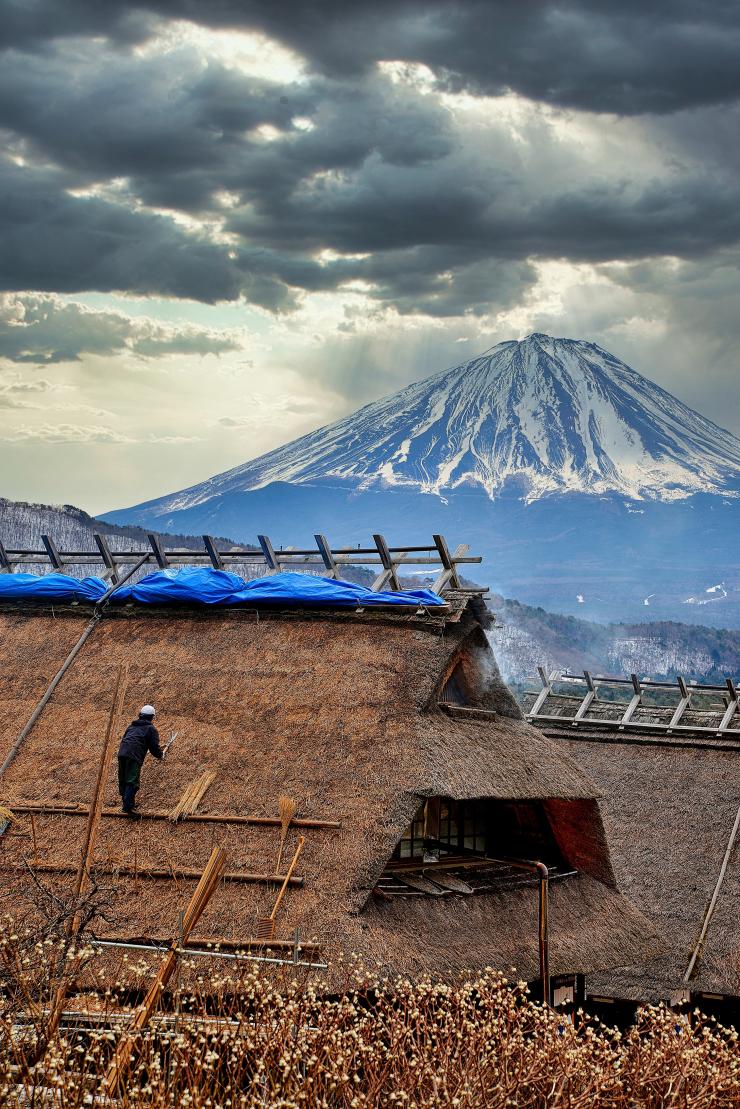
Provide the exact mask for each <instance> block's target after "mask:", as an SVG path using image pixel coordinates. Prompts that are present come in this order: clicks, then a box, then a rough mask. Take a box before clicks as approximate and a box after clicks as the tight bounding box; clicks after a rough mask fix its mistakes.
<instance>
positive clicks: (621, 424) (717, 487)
mask: <svg viewBox="0 0 740 1109" xmlns="http://www.w3.org/2000/svg"><path fill="white" fill-rule="evenodd" d="M512 479H515V480H516V482H517V485H518V487H519V488H520V489H521V491H522V495H523V496H524V497H525V499H526V500H527V501H532V500H536V499H538V498H540V497H542V496H546V495H548V494H552V493H565V492H567V493H589V494H597V495H603V494H605V493H618V494H620V495H621V496H624V497H629V498H632V499H635V500H643V499H658V500H678V499H681V498H685V497H687V496H691V495H692V494H694V493H697V492H700V491H702V492H718V493H719V492H722V493H725V494H729V495H735V496H737V495H739V493H738V491H739V490H740V440H739V439H737V438H736V437H735V436H734V435H731V434H730V433H729V432H727V431H723V430H722V428H720V427H717V425H716V424H713V423H711V422H710V421H709V420H707V419H705V418H704V417H703V416H701V415H699V413H698V412H694V411H693V410H692V409H690V408H688V407H687V406H686V405H685V404H682V403H681V401H679V400H677V399H676V397H673V396H671V394H670V393H667V392H666V391H665V390H664V389H661V388H660V387H659V386H658V385H655V384H654V383H653V382H651V381H649V380H648V379H647V378H645V377H643V376H642V375H641V374H639V373H637V372H636V371H635V370H633V369H631V368H630V367H629V366H627V365H625V363H624V362H622V361H620V360H619V359H618V358H615V357H614V355H612V354H609V353H608V352H607V351H605V350H602V349H601V348H600V347H598V346H596V345H595V344H593V343H586V342H579V341H576V340H573V339H555V338H552V337H551V336H549V335H542V334H534V335H530V336H529V337H528V338H527V339H524V340H523V341H522V342H505V343H499V344H498V346H495V347H493V348H492V349H491V350H490V351H488V352H486V353H485V354H482V355H480V356H479V357H477V358H473V359H471V360H470V361H469V362H464V363H462V364H461V365H459V366H455V367H453V368H452V369H448V370H444V371H443V372H442V373H438V374H436V375H435V376H433V377H430V378H427V379H425V380H424V381H420V382H417V383H416V384H414V385H409V386H408V387H407V388H405V389H402V390H401V391H400V392H399V393H395V394H393V395H392V396H390V397H384V398H382V399H381V400H378V401H375V402H373V403H372V404H368V405H366V407H364V408H362V409H360V410H359V411H358V412H355V413H353V414H352V415H351V416H348V417H346V418H345V419H343V420H339V421H338V422H337V423H334V424H331V425H329V426H327V427H323V428H320V429H319V430H318V431H314V432H311V433H310V434H309V435H304V436H303V437H302V438H300V439H296V440H294V441H293V442H292V443H288V444H287V445H286V446H283V447H279V448H278V449H277V450H273V451H270V452H269V453H268V454H265V455H262V457H260V458H257V459H255V460H254V461H252V462H247V463H246V464H245V465H243V466H237V467H236V468H235V469H233V470H229V471H228V472H227V473H224V474H220V475H219V476H217V477H214V478H211V479H210V480H209V481H206V482H203V483H202V484H200V485H196V486H194V487H192V488H191V489H187V490H185V491H184V492H182V493H177V494H175V495H174V496H172V497H169V498H168V497H165V498H163V499H162V500H161V501H160V502H159V506H160V509H161V511H162V512H164V513H166V512H168V511H169V512H177V511H180V510H182V509H188V508H192V507H194V506H195V505H200V504H203V503H204V502H205V501H207V500H209V499H210V498H212V497H214V496H223V495H224V494H228V493H231V492H244V491H247V490H254V489H260V488H262V487H264V486H266V485H269V484H271V483H273V482H289V483H291V484H299V485H305V484H310V485H313V484H316V483H317V482H326V481H332V482H337V481H339V482H342V483H348V484H350V485H353V486H355V487H358V486H359V487H361V488H364V489H367V488H368V487H371V486H374V485H377V486H381V487H386V488H392V487H395V488H405V489H414V490H418V491H420V492H422V493H433V494H434V493H436V494H442V495H444V494H445V493H448V492H450V491H451V490H454V489H459V488H461V487H465V486H468V487H471V486H472V487H480V488H482V489H483V490H485V492H486V493H487V494H488V496H489V497H495V496H496V495H497V494H499V493H500V492H501V490H502V489H503V488H504V486H505V485H506V484H507V482H510V481H511V480H512Z"/></svg>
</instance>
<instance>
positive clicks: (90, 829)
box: [68, 664, 129, 935]
mask: <svg viewBox="0 0 740 1109" xmlns="http://www.w3.org/2000/svg"><path fill="white" fill-rule="evenodd" d="M128 675H129V668H128V664H124V665H123V666H119V668H118V678H117V680H116V691H115V694H114V697H113V704H112V705H111V710H110V715H109V716H108V727H107V729H106V733H105V743H104V744H103V750H102V751H101V753H100V762H99V764H98V776H97V778H96V780H95V789H94V791H93V796H92V800H91V802H90V809H89V812H88V817H87V828H86V830H85V838H84V840H83V843H82V850H81V851H80V863H79V866H78V868H77V876H76V878H75V885H74V896H75V900H76V901H77V902H79V901H80V899H81V898H82V897H83V895H84V893H85V891H86V890H87V888H88V886H89V884H90V869H91V867H92V862H93V857H94V855H95V845H96V842H97V838H98V828H99V827H100V817H101V813H102V809H103V797H104V795H105V785H106V780H107V778H108V772H109V770H110V764H111V760H112V758H113V742H114V740H115V738H116V733H117V728H118V720H119V717H120V715H121V713H122V711H123V703H124V701H125V699H126V690H127V688H128ZM79 926H80V924H79V913H75V915H74V917H72V920H71V922H70V927H69V928H68V933H69V935H77V932H78V931H79Z"/></svg>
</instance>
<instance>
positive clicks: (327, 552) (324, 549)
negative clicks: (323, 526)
mask: <svg viewBox="0 0 740 1109" xmlns="http://www.w3.org/2000/svg"><path fill="white" fill-rule="evenodd" d="M314 539H315V540H316V546H317V547H318V548H319V554H320V555H321V559H322V561H323V563H324V566H325V567H326V577H327V578H335V579H336V580H337V581H339V580H341V576H342V575H341V574H340V573H339V565H338V563H337V560H336V559H335V557H334V555H333V554H332V549H331V547H330V545H329V540H328V539H327V538H326V537H325V536H324V535H320V534H319V533H318V532H317V533H316V535H314Z"/></svg>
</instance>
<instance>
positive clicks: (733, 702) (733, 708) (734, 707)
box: [717, 678, 738, 735]
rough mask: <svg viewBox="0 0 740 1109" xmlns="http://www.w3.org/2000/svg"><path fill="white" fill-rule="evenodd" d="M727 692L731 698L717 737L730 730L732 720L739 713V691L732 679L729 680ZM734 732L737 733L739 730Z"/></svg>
mask: <svg viewBox="0 0 740 1109" xmlns="http://www.w3.org/2000/svg"><path fill="white" fill-rule="evenodd" d="M727 690H728V693H729V695H730V696H729V698H728V703H727V708H726V709H725V714H724V716H723V717H722V721H721V723H720V726H719V728H718V729H717V735H722V733H723V732H725V731H727V730H728V729H729V727H730V724H731V723H732V718H733V716H734V715H735V713H736V712H737V711H738V698H737V689H736V688H735V683H734V682H733V680H732V678H728V679H727ZM734 730H735V731H737V729H734Z"/></svg>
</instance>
